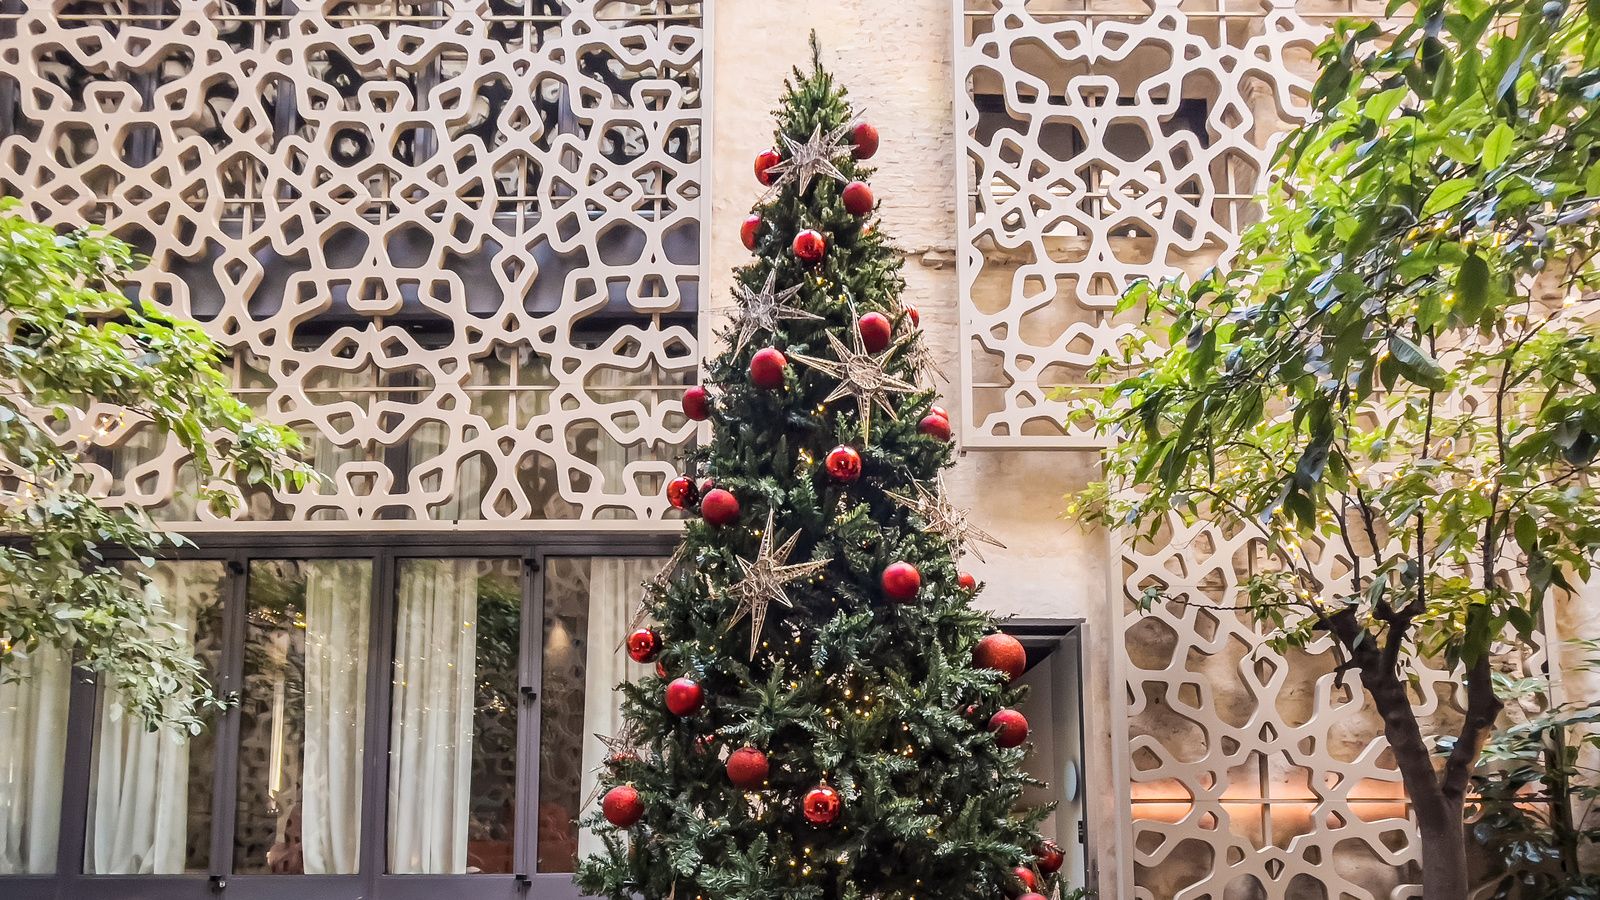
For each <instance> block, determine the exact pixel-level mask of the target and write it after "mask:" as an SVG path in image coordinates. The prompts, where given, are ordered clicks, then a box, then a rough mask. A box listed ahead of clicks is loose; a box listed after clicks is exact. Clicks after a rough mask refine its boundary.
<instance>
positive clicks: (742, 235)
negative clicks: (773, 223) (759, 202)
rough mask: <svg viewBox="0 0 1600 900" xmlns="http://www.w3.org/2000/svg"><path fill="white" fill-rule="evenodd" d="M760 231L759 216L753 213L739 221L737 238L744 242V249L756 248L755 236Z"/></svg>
mask: <svg viewBox="0 0 1600 900" xmlns="http://www.w3.org/2000/svg"><path fill="white" fill-rule="evenodd" d="M760 233H761V217H760V216H758V215H756V214H755V213H751V214H750V215H748V216H745V217H744V221H743V222H740V223H739V240H741V241H743V242H744V248H745V249H746V250H754V249H755V248H756V238H757V237H758V236H759V235H760Z"/></svg>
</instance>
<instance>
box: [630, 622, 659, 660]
mask: <svg viewBox="0 0 1600 900" xmlns="http://www.w3.org/2000/svg"><path fill="white" fill-rule="evenodd" d="M660 655H661V635H659V634H656V630H655V629H654V628H641V629H639V630H638V631H635V632H634V633H633V634H630V635H628V656H629V657H630V658H632V659H633V661H634V662H637V663H647V662H654V661H655V658H656V657H657V656H660Z"/></svg>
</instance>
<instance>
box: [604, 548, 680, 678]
mask: <svg viewBox="0 0 1600 900" xmlns="http://www.w3.org/2000/svg"><path fill="white" fill-rule="evenodd" d="M687 552H688V545H687V544H679V545H678V546H677V548H676V549H674V550H673V551H672V555H671V556H669V557H667V564H666V565H664V566H662V567H661V571H659V572H657V573H656V574H654V575H652V576H651V577H650V580H649V581H646V582H645V583H644V584H643V585H641V586H642V587H643V588H644V594H643V595H641V596H640V597H639V608H638V609H635V610H634V611H633V618H632V619H629V620H628V630H627V631H624V632H623V633H622V640H620V641H617V650H618V651H620V650H622V648H623V647H624V646H626V645H627V643H628V635H630V634H633V633H634V632H635V631H638V630H639V629H640V627H642V626H643V625H644V620H645V619H648V618H649V617H650V595H651V594H652V593H653V592H655V591H659V590H661V589H662V588H664V587H666V586H667V582H668V581H671V580H672V573H673V572H675V571H677V569H678V566H680V565H682V564H683V557H684V555H685V554H686V553H687Z"/></svg>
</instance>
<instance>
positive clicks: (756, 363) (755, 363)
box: [750, 347, 789, 390]
mask: <svg viewBox="0 0 1600 900" xmlns="http://www.w3.org/2000/svg"><path fill="white" fill-rule="evenodd" d="M788 365H789V360H788V359H786V358H785V357H784V355H783V353H782V351H780V350H778V349H777V348H775V347H763V348H761V349H760V350H757V351H756V355H755V356H753V357H751V358H750V383H751V384H753V385H755V386H756V387H758V388H766V389H768V390H771V389H773V388H780V387H783V370H784V369H785V368H787V367H788Z"/></svg>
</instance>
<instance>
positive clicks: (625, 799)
mask: <svg viewBox="0 0 1600 900" xmlns="http://www.w3.org/2000/svg"><path fill="white" fill-rule="evenodd" d="M600 809H601V810H602V811H603V812H604V813H605V816H606V821H607V822H610V823H611V824H613V825H615V826H617V827H618V828H627V827H629V826H630V825H633V824H635V823H637V822H638V821H639V820H640V819H642V818H644V801H643V800H640V799H639V792H638V791H636V790H634V789H633V785H631V784H619V785H617V786H616V787H614V788H612V789H611V790H609V791H606V796H605V799H604V800H601V801H600Z"/></svg>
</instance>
